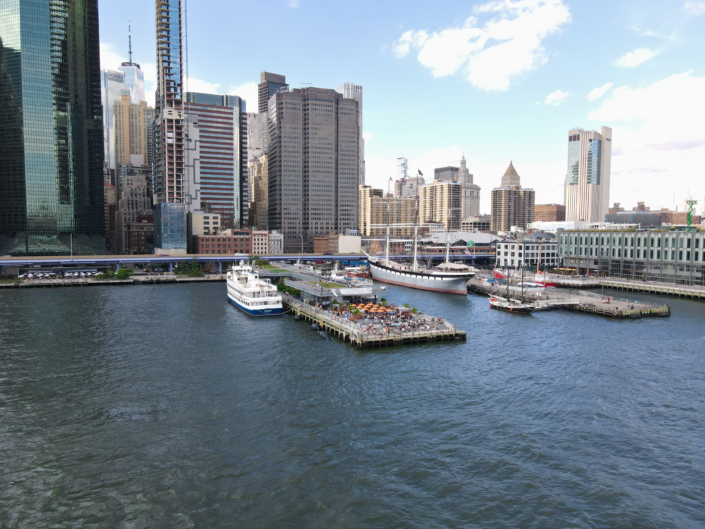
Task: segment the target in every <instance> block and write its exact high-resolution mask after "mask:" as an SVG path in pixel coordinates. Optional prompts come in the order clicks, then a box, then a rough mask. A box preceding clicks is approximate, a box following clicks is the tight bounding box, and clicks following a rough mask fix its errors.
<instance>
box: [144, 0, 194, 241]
mask: <svg viewBox="0 0 705 529" xmlns="http://www.w3.org/2000/svg"><path fill="white" fill-rule="evenodd" d="M181 7H182V6H181V0H155V14H156V26H157V92H156V117H155V121H154V132H153V134H154V149H153V156H154V161H153V164H152V166H153V175H152V185H153V189H154V192H153V198H154V247H155V252H159V251H163V252H169V253H175V254H180V253H185V252H186V250H187V244H188V240H187V239H188V237H187V229H186V226H187V218H186V216H187V215H188V214H189V213H191V212H193V211H196V210H198V209H199V208H200V207H201V204H200V196H199V195H200V189H199V174H198V170H199V164H198V159H197V158H198V142H199V140H198V124H197V123H196V122H195V120H192V119H189V117H188V115H187V114H186V112H185V111H184V101H183V47H182V42H183V40H182V26H183V24H182V20H181V17H182V11H181Z"/></svg>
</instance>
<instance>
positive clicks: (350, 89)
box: [338, 83, 365, 186]
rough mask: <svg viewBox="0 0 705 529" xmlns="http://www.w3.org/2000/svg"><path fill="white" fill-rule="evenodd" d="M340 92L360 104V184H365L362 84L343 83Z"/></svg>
mask: <svg viewBox="0 0 705 529" xmlns="http://www.w3.org/2000/svg"><path fill="white" fill-rule="evenodd" d="M338 93H340V94H343V97H345V98H347V99H354V100H355V101H357V102H358V103H359V104H360V105H359V112H360V120H359V121H360V123H359V125H358V129H359V131H360V133H359V137H360V182H359V185H361V186H364V185H365V138H364V136H363V129H362V118H363V116H362V86H360V85H359V84H355V83H343V84H341V85H340V86H339V87H338Z"/></svg>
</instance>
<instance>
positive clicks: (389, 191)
mask: <svg viewBox="0 0 705 529" xmlns="http://www.w3.org/2000/svg"><path fill="white" fill-rule="evenodd" d="M391 182H392V177H391V176H390V177H389V182H387V250H386V255H385V260H384V264H385V265H386V266H389V195H390V193H391V190H390V186H391Z"/></svg>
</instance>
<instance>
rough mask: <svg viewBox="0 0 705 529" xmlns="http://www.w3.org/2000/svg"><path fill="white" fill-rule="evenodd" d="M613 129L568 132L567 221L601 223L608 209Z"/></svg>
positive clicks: (603, 128)
mask: <svg viewBox="0 0 705 529" xmlns="http://www.w3.org/2000/svg"><path fill="white" fill-rule="evenodd" d="M611 163H612V129H611V128H609V127H602V129H601V131H600V132H596V131H594V130H593V131H586V130H583V129H573V130H571V131H570V132H568V172H567V174H566V180H565V206H566V220H567V221H571V222H578V221H581V222H604V221H605V215H607V213H608V211H609V200H610V170H611Z"/></svg>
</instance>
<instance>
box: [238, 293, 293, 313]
mask: <svg viewBox="0 0 705 529" xmlns="http://www.w3.org/2000/svg"><path fill="white" fill-rule="evenodd" d="M228 299H229V300H230V302H231V303H232V304H233V305H235V306H236V307H237V308H238V309H240V310H241V311H242V312H244V313H245V314H249V315H250V316H279V315H280V314H282V313H283V311H284V308H283V307H271V308H262V309H250V308H247V307H245V306H243V305H241V304H240V303H238V302H237V300H235V299H233V298H232V297H231V296H230V295H228Z"/></svg>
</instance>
